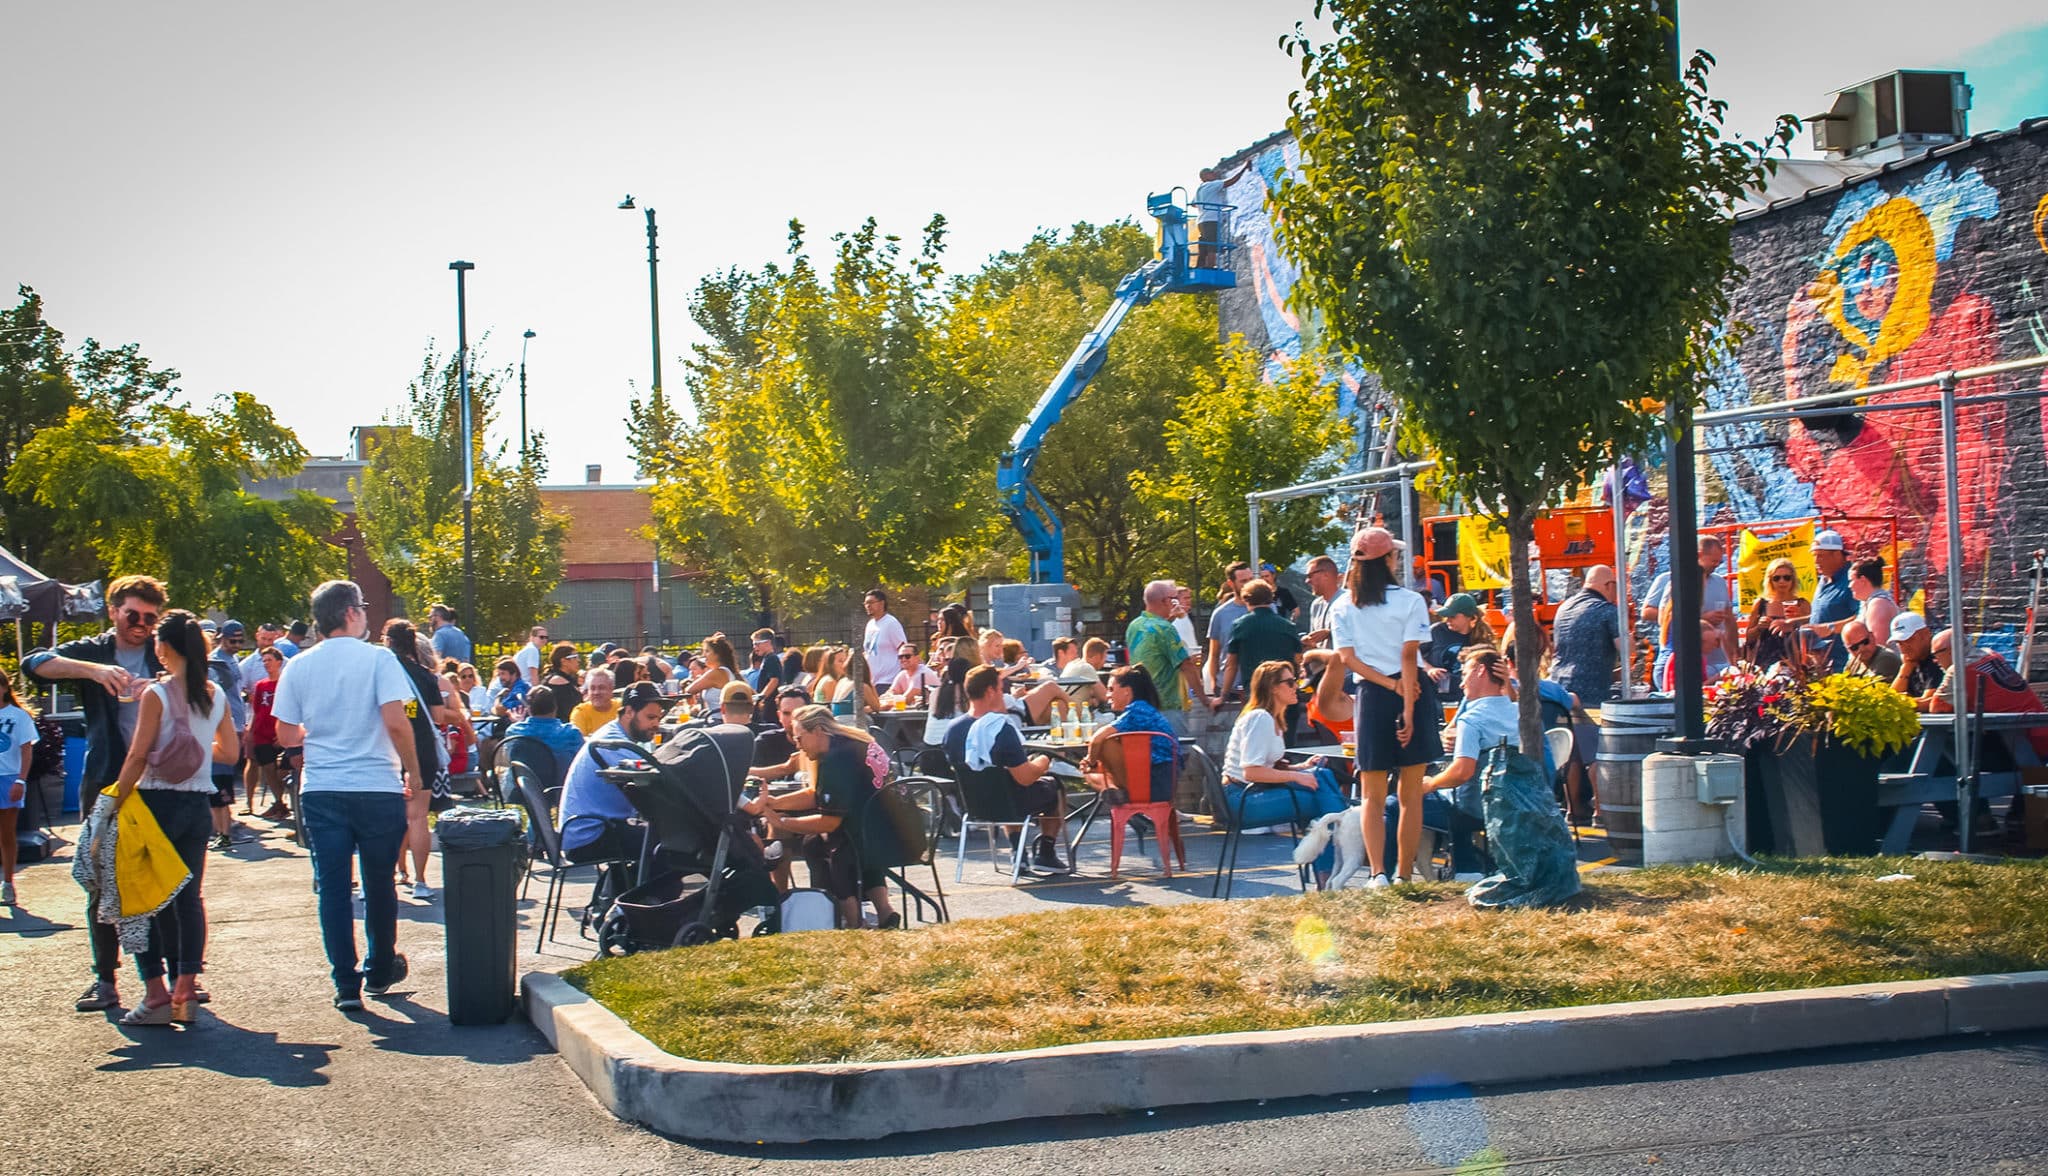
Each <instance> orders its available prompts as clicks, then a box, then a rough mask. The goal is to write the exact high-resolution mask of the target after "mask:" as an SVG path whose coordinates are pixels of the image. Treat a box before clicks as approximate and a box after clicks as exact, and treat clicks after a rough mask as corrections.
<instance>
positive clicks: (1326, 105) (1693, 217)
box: [1272, 0, 1796, 747]
mask: <svg viewBox="0 0 2048 1176" xmlns="http://www.w3.org/2000/svg"><path fill="white" fill-rule="evenodd" d="M1315 11H1316V14H1317V16H1318V17H1320V18H1326V19H1327V20H1328V21H1329V22H1330V30H1331V32H1330V37H1329V39H1328V40H1327V41H1326V42H1324V43H1322V44H1317V43H1315V42H1314V41H1313V40H1312V39H1311V37H1310V35H1309V34H1308V33H1306V32H1304V31H1302V30H1301V29H1299V28H1298V29H1297V30H1296V33H1295V34H1294V36H1293V37H1291V38H1290V39H1289V41H1288V49H1289V52H1290V53H1297V54H1299V55H1300V60H1301V68H1302V82H1303V84H1302V88H1301V90H1300V91H1299V92H1298V93H1297V94H1296V95H1295V97H1294V99H1293V103H1292V105H1293V115H1292V117H1291V118H1290V119H1289V127H1290V129H1291V130H1292V131H1293V133H1294V134H1295V136H1296V137H1297V139H1298V140H1299V142H1300V144H1301V149H1302V173H1301V176H1300V178H1299V179H1298V180H1294V181H1290V182H1285V183H1283V184H1282V186H1281V187H1280V189H1279V190H1278V191H1277V192H1275V193H1274V195H1273V197H1272V203H1273V208H1274V211H1275V214H1276V217H1277V219H1278V220H1279V223H1280V224H1281V226H1282V229H1281V232H1282V246H1283V248H1284V249H1285V250H1286V251H1287V253H1288V254H1289V255H1290V256H1291V257H1292V258H1294V260H1295V261H1296V262H1297V263H1298V264H1299V265H1300V266H1301V271H1302V272H1301V280H1300V282H1299V284H1298V285H1297V287H1296V290H1295V296H1296V297H1297V298H1298V299H1299V300H1301V301H1302V302H1304V303H1305V304H1307V305H1310V306H1313V307H1315V308H1317V309H1318V310H1320V311H1321V312H1322V313H1323V314H1324V315H1325V316H1326V321H1327V322H1328V324H1329V327H1330V330H1331V334H1332V337H1333V339H1334V341H1335V342H1336V343H1337V344H1338V345H1339V346H1341V347H1343V348H1345V349H1346V350H1348V351H1350V352H1351V353H1353V354H1355V355H1356V356H1357V357H1358V358H1360V359H1361V360H1362V361H1363V362H1364V363H1365V365H1366V366H1367V367H1369V368H1371V369H1372V370H1374V371H1375V372H1377V373H1378V374H1379V376H1380V378H1381V379H1382V380H1383V381H1384V382H1385V384H1386V386H1387V388H1388V390H1389V391H1390V392H1391V393H1392V395H1393V396H1394V397H1395V398H1396V399H1397V400H1398V401H1399V403H1400V405H1401V416H1402V430H1403V434H1404V441H1405V442H1406V444H1407V445H1408V446H1409V447H1410V448H1411V450H1412V451H1427V452H1431V453H1433V454H1434V455H1435V456H1436V457H1437V460H1438V462H1439V466H1438V473H1439V475H1440V479H1441V482H1442V483H1443V484H1444V485H1445V486H1446V487H1448V488H1449V489H1451V490H1454V491H1456V492H1457V493H1460V494H1462V495H1463V496H1464V497H1465V498H1466V500H1467V501H1469V502H1471V503H1472V504H1474V508H1475V509H1477V510H1480V511H1482V512H1485V513H1487V514H1490V515H1493V516H1494V517H1497V518H1498V519H1499V520H1500V521H1501V522H1502V523H1504V524H1505V526H1506V527H1507V530H1508V534H1509V536H1510V538H1511V541H1512V542H1511V550H1512V552H1513V562H1514V568H1513V578H1514V581H1515V582H1516V583H1519V584H1526V583H1528V566H1527V560H1528V548H1529V543H1530V541H1531V538H1532V536H1533V532H1534V523H1535V519H1536V515H1537V513H1538V511H1539V510H1541V509H1542V508H1543V506H1544V505H1545V504H1546V503H1547V502H1549V501H1550V500H1551V499H1552V498H1553V497H1554V496H1556V495H1559V494H1569V493H1571V492H1574V491H1575V490H1577V489H1578V488H1579V487H1580V486H1582V485H1584V484H1585V483H1586V482H1587V481H1588V480H1590V478H1591V477H1592V476H1593V472H1594V471H1595V470H1596V469H1598V468H1599V467H1600V466H1601V465H1603V464H1604V463H1606V462H1607V461H1609V460H1610V458H1611V455H1612V454H1613V453H1614V452H1615V451H1616V450H1617V449H1620V450H1623V451H1627V450H1640V449H1641V448H1643V447H1646V446H1648V445H1649V444H1651V443H1652V442H1653V441H1654V440H1656V439H1657V437H1658V435H1659V433H1660V431H1661V428H1662V425H1661V421H1660V418H1658V417H1656V416H1654V415H1651V414H1649V413H1647V412H1645V411H1644V410H1643V408H1642V407H1641V404H1642V401H1643V400H1644V399H1645V398H1651V399H1655V400H1661V401H1665V402H1670V403H1674V404H1676V405H1679V406H1690V405H1691V404H1693V403H1696V402H1697V399H1698V397H1699V395H1700V391H1701V389H1700V382H1699V377H1698V376H1697V374H1696V373H1698V372H1701V371H1705V370H1710V367H1711V365H1710V364H1709V363H1707V362H1705V361H1706V360H1707V359H1708V358H1709V353H1710V352H1711V350H1712V349H1713V348H1715V347H1717V346H1727V345H1728V339H1729V336H1728V335H1726V334H1722V335H1720V336H1718V337H1717V335H1716V327H1717V326H1718V325H1719V324H1721V323H1722V322H1723V321H1724V319H1725V318H1726V316H1727V313H1728V289H1729V286H1730V283H1731V282H1732V280H1733V279H1734V278H1735V276H1736V274H1737V269H1736V266H1735V264H1734V261H1733V258H1732V255H1731V252H1730V246H1729V219H1728V212H1729V209H1730V207H1731V206H1732V204H1733V202H1734V201H1735V199H1736V198H1737V197H1738V196H1739V195H1740V194H1741V193H1742V191H1743V190H1744V189H1745V188H1746V187H1748V186H1750V185H1752V184H1754V183H1756V182H1757V181H1758V180H1760V179H1761V178H1762V177H1763V175H1764V174H1765V169H1766V167H1767V166H1768V165H1767V164H1766V163H1765V157H1766V156H1767V154H1768V152H1769V151H1770V150H1771V149H1772V148H1777V147H1782V146H1783V145H1784V143H1785V142H1786V141H1787V140H1788V138H1789V135H1790V134H1791V132H1792V130H1793V129H1795V128H1796V123H1794V122H1793V121H1792V120H1790V119H1789V118H1788V119H1783V120H1781V121H1780V125H1779V128H1778V131H1777V133H1776V134H1775V135H1774V136H1773V137H1772V138H1771V139H1770V140H1769V141H1768V142H1763V143H1757V142H1741V141H1738V140H1734V139H1731V138H1729V137H1728V136H1727V135H1726V134H1725V133H1724V131H1723V119H1722V116H1723V111H1724V104H1723V103H1721V102H1719V101H1717V100H1715V99H1713V98H1712V97H1711V96H1710V95H1709V93H1708V91H1707V71H1708V68H1709V66H1710V65H1711V58H1709V57H1707V56H1706V55H1705V54H1696V55H1695V56H1694V57H1693V59H1692V61H1691V62H1690V64H1689V65H1688V66H1687V67H1686V69H1685V73H1684V76H1683V78H1682V79H1681V78H1679V77H1677V76H1676V70H1675V68H1674V67H1675V64H1676V63H1675V62H1674V61H1673V59H1672V52H1673V49H1672V48H1671V43H1672V41H1673V40H1675V38H1672V33H1673V28H1672V25H1671V23H1670V21H1669V20H1667V19H1665V18H1664V17H1662V16H1660V15H1659V14H1658V12H1657V10H1656V8H1655V7H1654V6H1652V5H1649V4H1644V3H1641V2H1640V0H1605V2H1603V0H1407V2H1405V3H1400V4H1392V5H1389V4H1380V3H1373V2H1370V0H1318V3H1317V4H1316V6H1315ZM1514 604H1515V621H1516V624H1517V625H1518V626H1520V627H1522V628H1524V629H1528V628H1530V627H1532V626H1533V625H1534V624H1535V620H1534V616H1533V611H1532V605H1531V601H1530V595H1529V593H1527V592H1516V593H1515V594H1514ZM1517 654H1518V660H1519V663H1520V664H1519V665H1518V667H1517V668H1518V670H1519V672H1520V675H1521V679H1522V680H1523V681H1525V682H1529V681H1534V680H1535V678H1536V676H1537V668H1536V661H1537V649H1536V645H1535V643H1533V642H1524V643H1522V644H1521V645H1520V648H1519V649H1518V650H1517ZM1537 715H1538V712H1537V708H1536V696H1535V692H1534V691H1526V692H1524V693H1523V695H1522V724H1521V726H1522V738H1523V746H1525V747H1534V746H1536V745H1537V744H1536V740H1537V738H1538V735H1539V733H1540V732H1539V729H1538V718H1537Z"/></svg>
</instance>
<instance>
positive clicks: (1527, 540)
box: [1507, 509, 1543, 757]
mask: <svg viewBox="0 0 2048 1176" xmlns="http://www.w3.org/2000/svg"><path fill="white" fill-rule="evenodd" d="M1507 525H1508V580H1509V603H1510V604H1511V605H1512V606H1513V608H1514V610H1515V615H1514V628H1515V681H1517V682H1519V683H1520V684H1521V688H1520V690H1519V691H1518V694H1519V698H1518V700H1517V701H1518V702H1519V704H1520V707H1521V716H1522V754H1524V755H1527V756H1530V757H1541V756H1542V754H1543V751H1542V748H1543V707H1542V704H1541V703H1540V702H1539V701H1538V699H1537V697H1536V683H1537V682H1538V681H1540V680H1541V679H1542V677H1543V674H1542V665H1543V642H1542V641H1541V640H1540V639H1538V640H1535V641H1531V640H1529V635H1530V634H1533V633H1540V632H1541V631H1542V626H1540V625H1538V624H1537V623H1536V594H1535V592H1534V591H1532V590H1531V588H1530V585H1529V548H1530V546H1531V545H1532V544H1534V543H1535V541H1536V512H1535V511H1534V510H1520V509H1513V510H1511V511H1510V513H1509V515H1508V519H1507Z"/></svg>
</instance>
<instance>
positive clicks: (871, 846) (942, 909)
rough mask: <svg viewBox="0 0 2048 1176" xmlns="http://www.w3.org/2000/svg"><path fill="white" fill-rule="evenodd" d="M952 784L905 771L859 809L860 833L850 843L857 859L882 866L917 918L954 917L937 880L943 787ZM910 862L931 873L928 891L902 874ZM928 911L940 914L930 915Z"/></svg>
mask: <svg viewBox="0 0 2048 1176" xmlns="http://www.w3.org/2000/svg"><path fill="white" fill-rule="evenodd" d="M951 783H952V781H950V780H944V779H940V778H938V777H934V776H905V777H903V778H902V779H899V780H896V781H895V782H893V783H891V784H887V785H885V786H883V787H882V788H880V789H878V790H876V792H875V794H874V795H873V796H872V797H869V798H868V803H867V807H866V808H865V810H864V811H863V812H862V814H861V825H860V831H859V832H860V836H859V838H858V839H857V840H856V841H855V843H854V844H855V848H856V849H857V851H858V852H859V855H860V859H861V864H862V865H863V866H880V867H881V869H882V874H883V876H884V877H885V878H886V879H888V880H889V881H891V882H894V883H896V888H897V890H898V892H899V893H901V894H902V896H903V900H904V903H905V905H907V906H910V907H911V909H912V910H913V911H915V912H916V915H917V920H918V921H919V922H921V923H949V922H951V921H952V914H951V913H950V912H949V911H948V910H947V909H946V889H945V886H944V885H942V884H941V883H940V881H939V842H940V840H941V839H942V838H943V836H944V832H945V828H946V817H947V808H946V789H947V788H948V787H949V786H950V785H951ZM912 866H923V867H925V868H926V869H929V870H930V871H931V872H932V892H931V893H930V894H926V893H925V892H924V891H923V890H921V889H919V888H918V887H916V886H914V885H912V884H911V882H910V879H909V878H908V877H906V876H905V874H904V871H906V870H908V869H909V868H910V867H912ZM927 912H930V913H932V914H935V915H937V916H938V917H937V918H935V919H928V918H926V917H925V915H926V913H927Z"/></svg>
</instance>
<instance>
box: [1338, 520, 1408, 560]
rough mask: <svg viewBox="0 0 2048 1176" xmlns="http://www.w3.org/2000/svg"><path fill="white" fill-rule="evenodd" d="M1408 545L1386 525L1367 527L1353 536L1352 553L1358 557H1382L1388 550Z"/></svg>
mask: <svg viewBox="0 0 2048 1176" xmlns="http://www.w3.org/2000/svg"><path fill="white" fill-rule="evenodd" d="M1407 546H1408V545H1407V544H1405V543H1403V542H1401V541H1400V540H1399V539H1396V538H1394V533H1393V532H1392V531H1389V530H1387V529H1386V528H1385V527H1365V528H1363V529H1361V530H1360V531H1359V532H1358V534H1356V535H1353V536H1352V537H1351V554H1352V556H1353V557H1354V558H1357V559H1382V558H1385V556H1386V555H1387V553H1388V552H1391V551H1401V550H1405V549H1406V548H1407Z"/></svg>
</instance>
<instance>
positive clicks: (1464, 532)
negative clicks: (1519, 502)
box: [1458, 515, 1508, 592]
mask: <svg viewBox="0 0 2048 1176" xmlns="http://www.w3.org/2000/svg"><path fill="white" fill-rule="evenodd" d="M1507 586H1508V529H1507V528H1506V527H1503V526H1501V525H1500V524H1499V523H1497V522H1495V521H1494V520H1492V519H1489V518H1483V517H1481V516H1479V515H1465V516H1464V517H1462V518H1460V519H1459V520H1458V589H1459V590H1460V591H1462V592H1479V591H1482V590H1484V589H1487V588H1505V587H1507Z"/></svg>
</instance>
